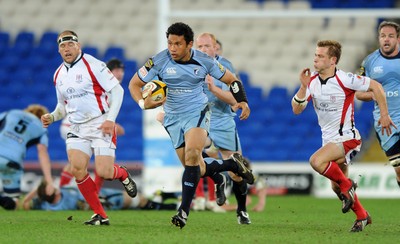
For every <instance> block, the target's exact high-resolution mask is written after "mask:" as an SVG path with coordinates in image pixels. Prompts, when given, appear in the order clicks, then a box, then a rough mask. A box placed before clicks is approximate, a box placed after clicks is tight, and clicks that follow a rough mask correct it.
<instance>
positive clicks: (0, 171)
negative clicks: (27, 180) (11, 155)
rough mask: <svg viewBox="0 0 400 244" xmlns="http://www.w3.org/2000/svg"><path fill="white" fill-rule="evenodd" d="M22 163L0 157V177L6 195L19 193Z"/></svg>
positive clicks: (14, 195)
mask: <svg viewBox="0 0 400 244" xmlns="http://www.w3.org/2000/svg"><path fill="white" fill-rule="evenodd" d="M23 173H24V171H23V169H22V165H21V164H20V163H17V162H12V161H10V160H8V159H6V158H2V157H0V178H1V183H2V184H3V191H4V193H5V194H6V195H7V196H10V197H16V196H19V194H20V193H21V179H22V175H23Z"/></svg>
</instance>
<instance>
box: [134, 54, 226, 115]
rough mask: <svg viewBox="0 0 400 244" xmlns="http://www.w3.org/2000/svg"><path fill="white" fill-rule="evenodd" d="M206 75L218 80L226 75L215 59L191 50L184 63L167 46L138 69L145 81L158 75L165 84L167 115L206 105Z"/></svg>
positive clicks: (194, 109) (198, 108)
mask: <svg viewBox="0 0 400 244" xmlns="http://www.w3.org/2000/svg"><path fill="white" fill-rule="evenodd" d="M207 74H210V75H211V76H213V77H214V78H216V79H220V78H221V77H222V76H223V75H224V74H225V67H224V66H222V65H221V64H220V63H219V62H218V61H217V60H215V59H214V58H211V57H209V56H208V55H207V54H205V53H203V52H200V51H198V50H194V49H192V50H191V59H190V60H189V61H187V62H176V61H174V60H173V59H172V57H171V55H170V54H169V51H168V49H165V50H164V51H161V52H160V53H158V54H156V55H155V56H153V57H152V58H150V59H149V60H148V61H147V62H146V64H145V65H144V66H143V67H141V68H140V69H139V70H138V76H139V78H140V79H141V80H143V81H144V82H149V81H151V80H152V79H153V78H154V77H157V76H158V78H159V79H160V80H162V81H163V82H164V83H166V84H167V87H168V94H167V101H166V102H165V104H164V110H165V112H166V113H170V114H179V113H186V112H193V111H199V110H202V109H203V108H204V107H205V106H206V104H207V101H208V100H207V95H206V94H205V93H204V89H203V85H204V82H205V77H206V75H207Z"/></svg>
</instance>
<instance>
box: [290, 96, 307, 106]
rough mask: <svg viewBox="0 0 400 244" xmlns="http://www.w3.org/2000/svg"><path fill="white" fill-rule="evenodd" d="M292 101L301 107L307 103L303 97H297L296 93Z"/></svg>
mask: <svg viewBox="0 0 400 244" xmlns="http://www.w3.org/2000/svg"><path fill="white" fill-rule="evenodd" d="M292 101H293V102H294V103H295V104H297V105H299V106H301V107H305V106H307V104H308V101H307V99H305V98H303V99H299V97H298V96H297V95H295V96H294V97H293V99H292Z"/></svg>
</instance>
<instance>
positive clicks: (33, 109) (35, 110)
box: [24, 104, 49, 119]
mask: <svg viewBox="0 0 400 244" xmlns="http://www.w3.org/2000/svg"><path fill="white" fill-rule="evenodd" d="M24 110H25V111H26V112H28V113H31V114H33V115H35V116H36V117H38V118H39V119H40V117H42V115H44V114H47V113H48V112H49V110H48V109H47V108H46V107H45V106H43V105H40V104H31V105H29V106H28V107H27V108H25V109H24Z"/></svg>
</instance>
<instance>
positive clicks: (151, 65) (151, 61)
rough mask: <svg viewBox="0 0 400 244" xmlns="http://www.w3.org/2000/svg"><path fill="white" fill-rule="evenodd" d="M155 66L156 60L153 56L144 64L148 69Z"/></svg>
mask: <svg viewBox="0 0 400 244" xmlns="http://www.w3.org/2000/svg"><path fill="white" fill-rule="evenodd" d="M153 66H154V62H153V59H152V58H149V60H147V62H146V63H145V64H144V67H146V70H147V71H149V70H150V69H151V68H152V67H153Z"/></svg>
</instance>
